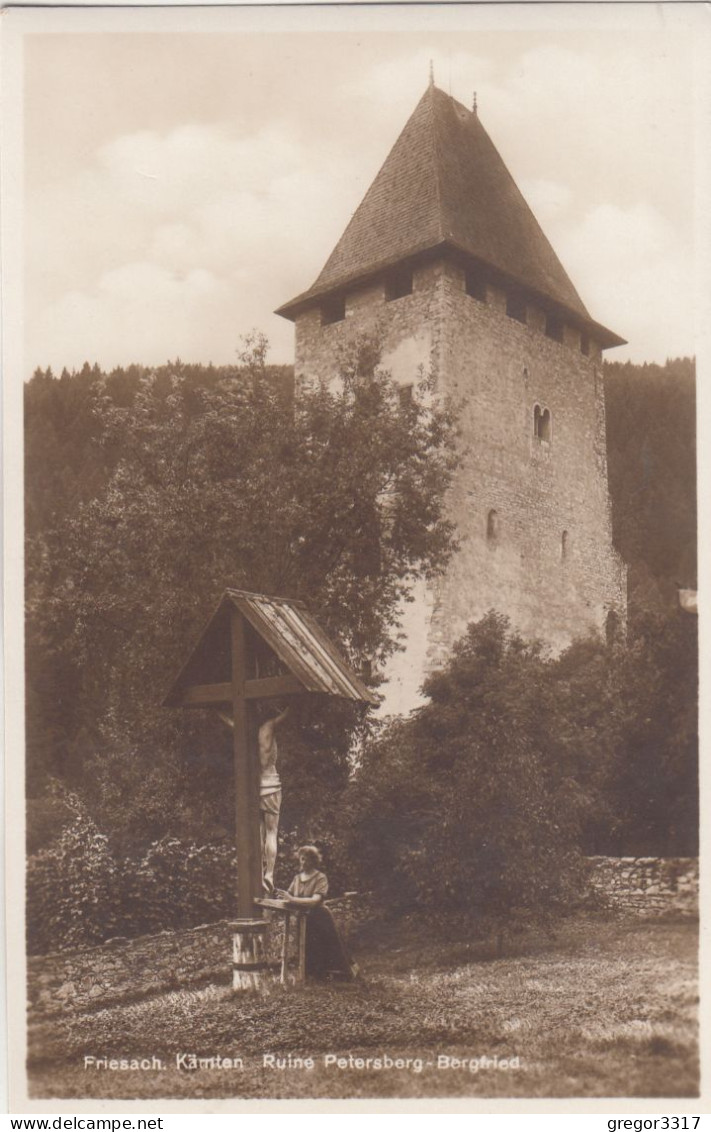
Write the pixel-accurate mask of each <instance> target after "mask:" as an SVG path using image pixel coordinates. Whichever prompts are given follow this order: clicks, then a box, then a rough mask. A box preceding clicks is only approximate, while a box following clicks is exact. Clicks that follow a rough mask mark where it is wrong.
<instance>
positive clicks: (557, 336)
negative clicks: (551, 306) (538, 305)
mask: <svg viewBox="0 0 711 1132" xmlns="http://www.w3.org/2000/svg"><path fill="white" fill-rule="evenodd" d="M546 338H552V339H553V341H554V342H562V341H563V323H562V322H561V321H560V319H559V318H555V317H554V316H553V315H552V314H549V315H547V316H546Z"/></svg>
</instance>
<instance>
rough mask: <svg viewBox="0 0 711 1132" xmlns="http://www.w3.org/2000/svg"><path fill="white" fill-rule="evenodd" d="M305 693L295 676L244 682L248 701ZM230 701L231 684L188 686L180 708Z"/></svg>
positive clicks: (184, 691)
mask: <svg viewBox="0 0 711 1132" xmlns="http://www.w3.org/2000/svg"><path fill="white" fill-rule="evenodd" d="M303 691H305V688H304V685H303V684H302V683H301V681H300V680H297V679H296V677H295V676H291V675H290V674H289V675H286V676H263V677H262V678H261V679H259V680H245V682H244V696H245V699H248V700H268V699H274V698H280V697H281V696H295V695H299V694H300V693H301V692H303ZM231 701H232V684H188V686H187V687H186V688H184V689H183V691H182V699H181V707H211V706H212V705H216V704H229V703H231Z"/></svg>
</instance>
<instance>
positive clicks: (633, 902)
mask: <svg viewBox="0 0 711 1132" xmlns="http://www.w3.org/2000/svg"><path fill="white" fill-rule="evenodd" d="M589 861H590V866H591V872H590V881H591V884H592V887H593V889H594V890H595V891H596V892H597V893H598V894H599V895H601V896H602V897H603V899H604V900H605V901H606V902H607V903H608V904H609V905H610V906H611V907H612V908H615V909H618V910H620V911H624V912H634V913H635V914H638V915H643V916H659V915H664V914H673V915H676V916H698V913H699V862H698V859H697V858H696V857H590V858H589Z"/></svg>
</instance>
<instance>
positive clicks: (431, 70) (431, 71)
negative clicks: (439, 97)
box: [430, 59, 435, 86]
mask: <svg viewBox="0 0 711 1132" xmlns="http://www.w3.org/2000/svg"><path fill="white" fill-rule="evenodd" d="M434 85H435V82H434V61H433V60H432V59H430V86H434Z"/></svg>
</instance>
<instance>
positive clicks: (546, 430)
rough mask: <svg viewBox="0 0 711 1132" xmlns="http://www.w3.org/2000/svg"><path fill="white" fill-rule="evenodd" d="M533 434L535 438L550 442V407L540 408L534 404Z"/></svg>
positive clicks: (546, 442)
mask: <svg viewBox="0 0 711 1132" xmlns="http://www.w3.org/2000/svg"><path fill="white" fill-rule="evenodd" d="M533 435H534V436H535V438H536V440H542V441H543V442H544V443H545V444H550V440H551V413H550V409H542V408H541V406H540V405H536V406H535V408H534V410H533Z"/></svg>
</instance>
